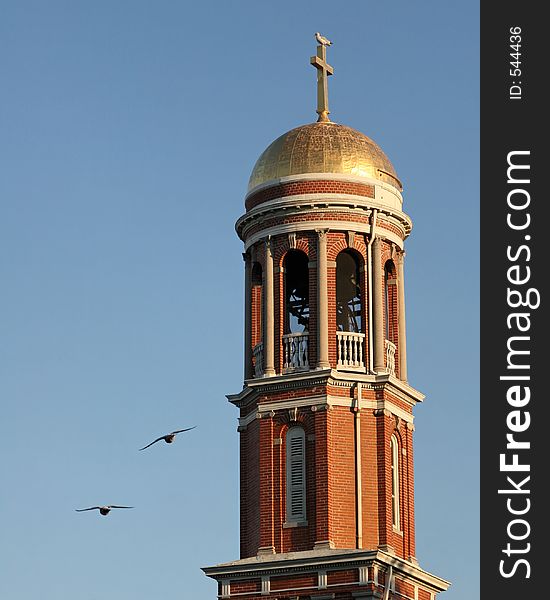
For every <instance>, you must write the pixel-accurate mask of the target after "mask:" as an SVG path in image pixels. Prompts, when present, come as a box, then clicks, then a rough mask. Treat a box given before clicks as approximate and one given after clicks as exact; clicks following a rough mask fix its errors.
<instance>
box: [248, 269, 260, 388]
mask: <svg viewBox="0 0 550 600" xmlns="http://www.w3.org/2000/svg"><path fill="white" fill-rule="evenodd" d="M250 279H251V281H250V285H251V290H250V295H251V312H252V314H251V315H250V318H251V326H252V332H251V333H252V362H253V368H254V376H255V377H260V376H261V375H262V373H263V346H262V341H263V334H262V327H263V325H262V322H263V314H262V311H263V298H262V291H263V287H262V286H263V283H262V265H260V263H257V262H255V263H253V264H252V272H251V274H250Z"/></svg>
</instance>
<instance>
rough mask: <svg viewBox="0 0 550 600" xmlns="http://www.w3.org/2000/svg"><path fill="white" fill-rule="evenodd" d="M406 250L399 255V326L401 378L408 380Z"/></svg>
mask: <svg viewBox="0 0 550 600" xmlns="http://www.w3.org/2000/svg"><path fill="white" fill-rule="evenodd" d="M404 266H405V252H399V254H398V255H397V326H398V332H397V335H398V348H399V350H398V352H399V378H400V379H402V380H403V381H407V331H406V321H405V268H404Z"/></svg>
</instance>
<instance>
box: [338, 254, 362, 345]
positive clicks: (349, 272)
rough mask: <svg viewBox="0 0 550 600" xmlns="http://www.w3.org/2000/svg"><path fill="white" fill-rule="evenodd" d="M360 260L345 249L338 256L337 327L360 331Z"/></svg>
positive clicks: (343, 329) (340, 329)
mask: <svg viewBox="0 0 550 600" xmlns="http://www.w3.org/2000/svg"><path fill="white" fill-rule="evenodd" d="M360 281H361V279H360V272H359V262H358V260H357V258H356V257H355V255H354V254H352V253H351V252H348V251H347V250H344V251H343V252H340V254H339V255H338V256H337V258H336V329H337V330H338V331H353V332H355V333H360V332H361V329H362V324H361V286H360Z"/></svg>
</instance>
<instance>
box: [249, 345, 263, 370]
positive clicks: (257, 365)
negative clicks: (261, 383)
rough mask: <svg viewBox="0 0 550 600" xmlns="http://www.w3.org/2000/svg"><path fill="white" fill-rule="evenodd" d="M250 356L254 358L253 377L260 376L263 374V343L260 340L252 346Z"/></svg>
mask: <svg viewBox="0 0 550 600" xmlns="http://www.w3.org/2000/svg"><path fill="white" fill-rule="evenodd" d="M252 358H253V359H254V377H261V376H262V375H263V374H264V343H263V342H260V343H259V344H256V345H255V346H254V348H252Z"/></svg>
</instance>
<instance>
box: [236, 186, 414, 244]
mask: <svg viewBox="0 0 550 600" xmlns="http://www.w3.org/2000/svg"><path fill="white" fill-rule="evenodd" d="M372 209H377V210H378V212H379V215H383V217H384V218H385V219H386V220H387V221H388V222H390V223H393V224H394V225H395V226H396V227H397V228H398V229H399V230H400V231H401V232H402V238H401V239H400V238H399V237H398V236H396V235H395V234H392V233H391V232H390V231H388V230H387V229H384V228H383V227H378V228H376V233H378V234H379V235H381V236H382V237H388V236H391V237H392V241H395V243H396V244H398V246H399V247H400V248H402V247H403V240H404V239H406V238H407V237H408V236H409V234H410V232H411V230H412V221H411V219H410V217H409V216H408V215H406V214H405V213H404V212H401V211H399V210H396V209H392V208H390V207H388V206H385V205H384V204H383V203H380V202H377V201H376V200H375V199H372V198H364V197H363V196H352V195H350V196H343V195H342V194H302V195H299V196H291V197H284V198H278V199H274V200H271V201H270V202H267V203H265V204H261V205H260V206H258V207H256V208H255V209H252V210H251V211H249V212H247V213H245V214H244V215H242V216H241V217H239V219H238V220H237V222H236V224H235V230H236V231H237V234H238V236H239V237H240V238H241V240H243V241H244V242H245V244H246V247H247V248H248V247H249V246H250V245H251V244H253V243H255V242H256V241H257V239H256V238H257V237H258V234H254V235H253V236H250V239H249V236H248V234H247V231H248V230H249V228H250V227H252V226H253V225H255V224H256V223H261V222H262V221H263V220H264V219H265V218H266V217H268V216H269V218H273V217H274V216H281V217H283V216H284V217H288V216H289V215H293V214H304V213H315V214H319V213H323V212H324V213H333V212H340V213H342V212H343V213H349V214H350V216H351V215H353V214H359V215H365V214H366V215H367V216H369V215H370V213H371V211H372ZM311 223H312V221H301V222H299V223H292V224H291V225H293V228H292V229H291V230H289V231H302V230H304V229H307V230H310V229H315V228H323V227H325V228H330V229H331V230H348V229H351V230H353V231H357V232H359V231H361V232H363V233H369V234H370V229H371V228H370V224H369V223H359V222H357V221H353V220H352V219H350V221H349V222H347V224H346V225H345V226H344V222H343V221H340V220H337V219H334V220H333V221H327V220H324V221H322V222H320V223H319V224H317V225H315V226H313V225H311ZM350 223H351V225H350ZM269 229H273V228H269ZM265 235H268V233H267V230H266V232H263V231H262V235H260V238H261V237H265ZM272 235H273V234H272ZM393 238H396V239H393Z"/></svg>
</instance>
